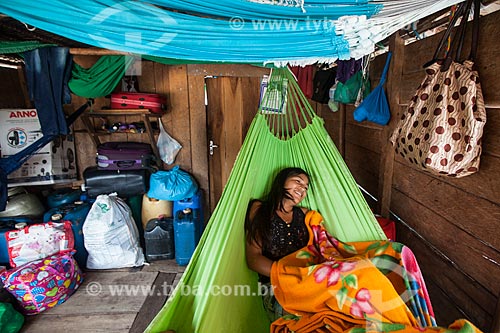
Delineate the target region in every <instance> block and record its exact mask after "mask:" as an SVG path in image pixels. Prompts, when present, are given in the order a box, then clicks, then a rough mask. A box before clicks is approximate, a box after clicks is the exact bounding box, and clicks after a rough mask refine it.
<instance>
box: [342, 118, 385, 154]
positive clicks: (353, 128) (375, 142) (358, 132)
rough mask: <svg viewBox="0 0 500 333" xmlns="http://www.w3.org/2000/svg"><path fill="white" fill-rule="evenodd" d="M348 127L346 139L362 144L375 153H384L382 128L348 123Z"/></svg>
mask: <svg viewBox="0 0 500 333" xmlns="http://www.w3.org/2000/svg"><path fill="white" fill-rule="evenodd" d="M346 126H347V129H346V141H347V142H349V143H352V144H355V145H358V146H362V147H364V148H366V149H368V150H370V151H372V152H374V153H378V154H381V153H382V146H383V144H382V141H381V139H380V136H381V134H382V133H381V132H382V131H381V130H379V129H372V128H368V127H363V126H357V125H355V124H350V123H348V124H347V125H346Z"/></svg>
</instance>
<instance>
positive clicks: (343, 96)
mask: <svg viewBox="0 0 500 333" xmlns="http://www.w3.org/2000/svg"><path fill="white" fill-rule="evenodd" d="M360 90H361V91H362V92H363V97H366V96H367V95H368V94H369V93H370V80H368V77H364V75H363V71H358V72H356V74H354V75H353V76H351V77H350V78H349V80H347V81H346V82H345V83H342V82H340V81H339V82H338V83H337V88H336V89H335V96H334V100H335V101H337V102H340V103H344V104H354V103H355V102H356V100H357V99H358V94H359V91H360Z"/></svg>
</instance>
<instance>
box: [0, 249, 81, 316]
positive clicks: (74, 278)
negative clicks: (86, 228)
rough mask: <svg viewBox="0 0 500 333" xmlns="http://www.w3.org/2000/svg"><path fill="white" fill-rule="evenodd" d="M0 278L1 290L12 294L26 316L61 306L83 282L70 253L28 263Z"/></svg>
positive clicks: (5, 273)
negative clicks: (2, 285)
mask: <svg viewBox="0 0 500 333" xmlns="http://www.w3.org/2000/svg"><path fill="white" fill-rule="evenodd" d="M0 277H1V279H2V282H3V284H4V288H5V289H6V290H7V291H9V292H10V293H11V294H12V295H14V297H15V298H16V299H17V300H18V301H19V303H20V304H21V306H22V307H23V309H24V313H25V314H27V315H34V314H37V313H39V312H42V311H45V310H47V309H49V308H53V307H55V306H56V305H58V304H61V303H64V302H65V301H66V300H67V299H68V298H69V297H70V296H71V295H72V294H73V293H74V292H75V290H76V289H77V288H78V287H79V286H80V284H81V283H82V281H83V276H82V272H81V270H80V268H79V267H78V264H77V263H76V261H75V260H74V259H73V256H72V255H71V253H64V254H56V255H53V256H50V257H47V258H45V259H41V260H36V261H32V262H29V263H27V264H25V265H22V266H20V267H17V268H15V269H12V270H9V271H6V272H4V273H2V275H1V276H0Z"/></svg>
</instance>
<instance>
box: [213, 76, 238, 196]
mask: <svg viewBox="0 0 500 333" xmlns="http://www.w3.org/2000/svg"><path fill="white" fill-rule="evenodd" d="M218 80H222V86H223V88H222V93H223V103H222V107H223V109H222V114H223V115H224V127H223V128H222V129H221V130H222V131H223V133H224V135H225V137H224V139H223V140H224V145H225V147H226V150H225V156H224V160H223V168H222V170H221V171H222V185H223V186H224V185H225V184H226V182H227V179H228V178H229V174H230V173H231V170H232V168H233V164H234V161H235V160H236V155H238V152H239V150H240V147H241V143H242V142H243V141H242V140H243V128H242V126H243V113H244V108H243V105H242V93H243V91H242V90H243V89H242V85H243V84H242V80H241V78H235V77H231V78H229V77H222V78H218Z"/></svg>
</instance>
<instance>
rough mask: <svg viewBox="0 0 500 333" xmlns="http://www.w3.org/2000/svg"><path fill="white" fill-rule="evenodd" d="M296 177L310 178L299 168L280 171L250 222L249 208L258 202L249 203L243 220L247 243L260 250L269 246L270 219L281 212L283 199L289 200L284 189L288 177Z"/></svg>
mask: <svg viewBox="0 0 500 333" xmlns="http://www.w3.org/2000/svg"><path fill="white" fill-rule="evenodd" d="M298 175H305V176H307V178H308V179H309V178H310V177H309V175H308V174H307V172H305V171H304V170H302V169H301V168H286V169H283V170H281V171H280V172H279V173H278V174H277V175H276V177H275V178H274V181H273V184H272V185H271V189H270V190H269V193H268V194H267V196H266V198H265V200H264V201H262V204H261V206H260V207H259V208H258V210H257V212H256V213H255V216H254V218H253V219H252V220H250V208H251V207H252V206H253V204H254V203H255V201H258V200H252V201H250V203H249V205H248V209H247V215H246V218H245V234H246V238H247V241H249V242H252V241H254V242H256V243H257V244H259V245H260V246H262V248H266V247H268V245H270V244H269V243H270V242H271V239H270V232H269V227H270V222H271V218H272V216H273V214H274V212H275V211H277V210H281V211H282V210H283V200H284V199H286V198H288V199H291V197H290V194H289V193H288V192H287V190H286V189H285V182H286V180H287V179H288V178H289V177H293V176H298Z"/></svg>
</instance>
